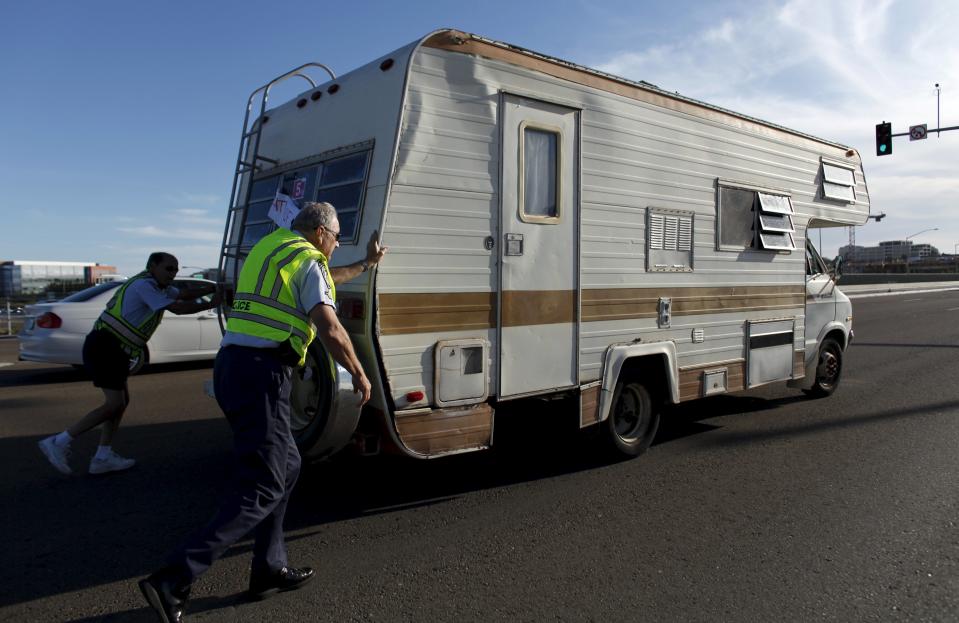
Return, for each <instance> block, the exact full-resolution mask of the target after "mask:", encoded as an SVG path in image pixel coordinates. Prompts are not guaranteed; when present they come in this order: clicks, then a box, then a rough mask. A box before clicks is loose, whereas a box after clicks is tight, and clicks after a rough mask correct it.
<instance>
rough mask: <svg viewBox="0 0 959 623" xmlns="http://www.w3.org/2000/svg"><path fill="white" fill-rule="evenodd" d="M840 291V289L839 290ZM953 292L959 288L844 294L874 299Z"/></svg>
mask: <svg viewBox="0 0 959 623" xmlns="http://www.w3.org/2000/svg"><path fill="white" fill-rule="evenodd" d="M840 289H842V288H840ZM954 290H959V288H937V289H935V290H933V289H929V290H899V291H896V290H883V291H881V292H863V293H861V294H856V293H855V292H853V293H849V292H846V293H845V294H846V296H848V297H849V298H851V299H868V298H874V297H877V296H901V295H903V294H931V293H933V292H951V291H954Z"/></svg>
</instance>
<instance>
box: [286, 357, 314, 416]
mask: <svg viewBox="0 0 959 623" xmlns="http://www.w3.org/2000/svg"><path fill="white" fill-rule="evenodd" d="M319 390H320V375H319V368H318V367H317V365H316V359H314V358H313V356H312V355H311V354H309V353H307V356H306V363H304V364H303V367H302V368H294V369H293V383H292V387H291V388H290V428H291V429H293V432H294V433H296V432H299V431H301V430H303V429H305V428H306V427H308V426H309V425H310V423H311V422H313V420H314V419H315V418H316V413H317V404H316V396H317V394H318V393H319Z"/></svg>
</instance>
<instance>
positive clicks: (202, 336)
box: [18, 279, 222, 366]
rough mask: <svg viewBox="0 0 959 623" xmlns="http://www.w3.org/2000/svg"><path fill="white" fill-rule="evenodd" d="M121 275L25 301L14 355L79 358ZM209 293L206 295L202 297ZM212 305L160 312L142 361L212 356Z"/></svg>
mask: <svg viewBox="0 0 959 623" xmlns="http://www.w3.org/2000/svg"><path fill="white" fill-rule="evenodd" d="M122 283H123V282H122V281H112V282H109V283H101V284H100V285H96V286H93V287H92V288H87V289H86V290H82V291H80V292H77V293H76V294H72V295H70V296H68V297H66V298H65V299H63V300H61V301H54V302H51V303H37V304H35V305H28V306H27V308H26V310H25V318H24V324H23V330H22V331H21V332H20V334H19V336H18V337H19V338H20V359H21V360H23V361H43V362H46V363H66V364H71V365H75V366H76V365H81V364H82V363H83V340H84V339H85V338H86V336H87V333H89V332H90V330H91V329H93V323H94V321H95V320H96V319H97V317H98V316H99V315H100V312H102V311H103V310H104V309H105V308H106V305H107V301H109V300H110V297H112V296H113V294H114V290H115V289H116V288H118V287H119V286H120V285H122ZM209 283H213V282H211V281H207V280H205V279H176V280H175V281H174V282H173V285H174V286H175V287H177V288H181V289H182V288H190V287H193V288H196V287H198V286H200V285H205V284H209ZM205 298H209V297H205ZM221 337H222V335H221V333H220V323H219V322H218V321H217V317H216V311H215V310H212V309H211V310H208V311H201V312H197V313H195V314H184V315H182V316H178V315H176V314H172V313H170V312H164V313H163V322H161V323H160V326H159V328H157V330H156V333H154V334H153V337H151V338H150V342H149V343H148V344H147V356H146V358H145V359H146V361H145V362H144V363H147V362H149V363H169V362H173V361H191V360H198V359H213V358H214V357H215V356H216V351H217V349H219V347H220V338H221Z"/></svg>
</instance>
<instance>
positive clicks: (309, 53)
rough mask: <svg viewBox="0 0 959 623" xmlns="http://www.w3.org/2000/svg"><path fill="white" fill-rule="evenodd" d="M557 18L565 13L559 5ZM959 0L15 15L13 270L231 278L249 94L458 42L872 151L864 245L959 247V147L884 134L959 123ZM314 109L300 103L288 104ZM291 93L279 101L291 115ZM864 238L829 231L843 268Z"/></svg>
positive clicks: (294, 6) (9, 110)
mask: <svg viewBox="0 0 959 623" xmlns="http://www.w3.org/2000/svg"><path fill="white" fill-rule="evenodd" d="M547 6H548V9H547V10H544V7H547ZM957 23H959V3H957V2H955V0H912V1H910V2H891V1H888V0H887V1H882V0H880V1H878V2H877V1H876V0H871V1H866V0H863V1H855V0H853V1H845V2H842V3H837V2H825V1H819V0H805V1H794V2H783V1H779V2H763V1H762V0H759V1H756V2H753V1H750V2H687V1H682V0H678V1H672V2H668V3H666V2H660V3H656V2H648V3H637V2H599V1H595V2H570V1H566V2H563V1H560V2H552V3H550V4H549V5H546V4H544V3H523V2H516V1H513V2H495V1H494V2H490V1H487V2H482V3H480V2H474V3H436V4H435V5H433V4H428V3H418V2H380V1H375V2H351V3H349V2H347V3H335V4H333V3H325V2H283V1H278V2H271V3H252V2H240V1H233V2H223V1H219V0H217V1H208V2H195V1H194V2H180V1H169V2H150V3H147V2H136V1H135V0H127V1H125V2H114V1H98V0H87V1H83V2H78V1H75V0H74V1H64V2H48V1H44V0H35V1H34V2H29V3H27V2H18V3H9V4H8V6H7V7H6V8H5V9H4V15H3V20H2V21H0V84H2V85H3V92H2V93H3V96H2V97H0V214H2V221H0V259H23V260H40V259H48V260H71V261H96V262H101V263H108V264H115V265H117V266H118V267H119V269H120V270H121V272H124V273H127V274H132V273H133V272H136V271H137V270H138V269H139V268H140V266H141V265H142V262H143V261H144V259H145V257H146V255H147V254H148V252H149V251H151V250H154V249H165V250H170V251H172V252H174V253H176V254H177V255H178V256H179V257H180V263H181V265H183V266H212V265H214V264H215V262H216V258H217V255H218V252H219V242H220V238H221V236H222V231H223V217H224V214H225V211H226V204H227V200H228V194H229V191H230V185H231V182H232V170H233V166H234V163H235V158H236V150H237V146H238V140H239V132H240V125H241V123H242V120H243V113H244V108H245V104H246V98H247V97H248V95H249V93H250V92H251V91H252V90H253V89H254V88H256V87H258V86H259V85H261V84H263V83H265V82H267V81H268V80H270V79H271V78H273V77H274V76H276V75H278V74H280V73H283V72H284V71H286V70H288V69H290V68H292V67H295V66H297V65H300V64H302V63H303V62H306V61H310V60H316V61H319V62H322V63H325V64H327V65H329V66H331V67H332V68H333V69H334V70H335V71H336V72H337V73H345V72H346V71H349V70H350V69H353V68H355V67H357V66H359V65H361V64H363V63H365V62H367V61H369V60H371V59H373V58H375V57H377V56H379V55H381V54H384V53H386V52H388V51H390V50H392V49H395V48H397V47H400V46H402V45H405V44H406V43H409V42H410V41H413V40H414V39H417V38H419V37H421V36H423V35H425V34H426V33H428V32H430V31H432V30H434V29H436V28H440V27H446V26H451V27H456V28H460V29H462V30H467V31H469V32H474V33H477V34H481V35H483V36H486V37H489V38H493V39H498V40H503V41H507V42H509V43H513V44H516V45H521V46H523V47H527V48H531V49H533V50H536V51H539V52H543V53H546V54H550V55H553V56H558V57H560V58H564V59H567V60H570V61H573V62H576V63H580V64H583V65H587V66H591V67H595V68H598V69H603V70H605V71H609V72H611V73H615V74H618V75H622V76H625V77H627V78H631V79H634V80H646V81H648V82H652V83H654V84H657V85H659V86H660V87H662V88H664V89H667V90H670V91H678V92H680V93H683V94H684V95H688V96H690V97H694V98H697V99H701V100H704V101H707V102H710V103H713V104H716V105H719V106H723V107H727V108H731V109H733V110H736V111H740V112H743V113H746V114H749V115H752V116H756V117H759V118H762V119H766V120H769V121H772V122H775V123H778V124H781V125H785V126H787V127H791V128H795V129H797V130H801V131H805V132H808V133H810V134H814V135H817V136H821V137H824V138H828V139H832V140H836V141H839V142H842V143H845V144H848V145H852V146H854V147H856V148H857V149H859V150H860V152H861V153H862V154H863V156H864V160H865V169H866V178H867V181H868V184H869V190H870V193H871V195H872V206H873V208H872V209H873V212H874V213H877V212H885V213H886V214H887V215H888V216H887V218H886V219H885V220H884V221H882V222H881V223H878V224H877V223H872V222H871V223H870V224H869V225H867V226H865V227H862V228H859V230H858V232H857V241H858V243H859V244H876V243H877V242H879V241H880V240H889V239H895V238H903V237H906V236H909V235H911V234H913V233H915V232H918V231H921V230H923V229H926V228H933V227H938V228H939V230H938V231H933V232H928V233H925V234H921V235H920V236H917V237H916V238H914V240H915V241H917V242H929V243H931V244H934V245H936V246H938V247H939V249H940V250H941V251H943V252H949V253H951V252H952V251H953V249H954V245H955V244H956V243H959V175H957V172H959V171H957V170H959V131H954V132H947V133H945V134H943V135H942V136H941V138H938V139H937V138H936V137H932V138H930V139H929V140H926V141H924V142H916V143H910V142H909V141H908V139H906V138H897V139H895V143H894V145H895V147H894V151H893V155H892V156H888V157H883V158H877V157H875V156H874V155H873V154H874V126H875V124H876V123H878V122H879V121H882V120H887V121H891V122H893V128H894V131H896V132H899V131H905V130H906V129H907V126H909V125H912V124H918V123H928V124H929V127H934V126H935V123H936V92H935V88H934V87H933V85H934V83H936V82H939V83H940V84H941V86H942V92H941V118H942V126H943V127H946V126H951V125H959V40H957V38H956V37H955V35H954V33H953V30H954V27H955V24H957ZM285 95H286V96H292V92H289V93H286V94H285ZM283 98H284V93H282V92H280V93H277V94H276V97H275V98H274V99H273V101H274V102H278V101H281V100H282V99H283ZM846 238H847V232H846V230H845V229H835V230H827V231H825V232H824V233H823V235H822V242H823V245H822V246H823V250H824V252H825V254H827V255H830V256H831V255H834V254H835V253H836V250H837V248H838V247H839V246H840V245H842V244H845V242H846Z"/></svg>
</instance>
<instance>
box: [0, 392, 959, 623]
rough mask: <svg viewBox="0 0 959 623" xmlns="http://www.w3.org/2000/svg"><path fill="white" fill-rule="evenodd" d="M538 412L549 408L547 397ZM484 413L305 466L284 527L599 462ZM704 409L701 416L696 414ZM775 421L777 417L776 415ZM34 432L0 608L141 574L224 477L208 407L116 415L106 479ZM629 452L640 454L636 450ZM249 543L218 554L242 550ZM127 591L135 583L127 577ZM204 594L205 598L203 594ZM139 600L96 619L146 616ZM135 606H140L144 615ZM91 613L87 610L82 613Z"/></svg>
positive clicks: (570, 439)
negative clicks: (486, 441)
mask: <svg viewBox="0 0 959 623" xmlns="http://www.w3.org/2000/svg"><path fill="white" fill-rule="evenodd" d="M799 400H804V399H803V398H802V397H798V396H789V397H785V398H774V399H764V398H759V397H754V396H718V397H715V398H711V399H708V400H703V401H698V402H695V403H690V404H687V405H680V406H677V407H673V408H670V409H669V410H668V411H667V413H666V414H665V415H666V417H665V418H664V420H663V424H662V426H661V429H660V435H659V437H658V438H657V444H658V445H662V444H665V443H669V442H671V441H674V440H677V439H682V438H687V437H691V436H696V435H699V434H700V433H702V432H708V431H714V430H716V429H717V428H721V426H720V425H717V424H716V419H715V418H718V417H723V416H737V415H742V414H745V413H750V412H760V411H766V410H771V409H777V408H780V407H784V406H787V405H789V404H791V403H793V402H795V401H799ZM957 407H959V402H955V401H953V402H941V403H935V404H928V405H925V406H922V407H917V408H912V409H904V410H889V411H883V412H880V413H875V414H862V415H852V416H843V417H841V418H840V417H837V419H835V420H827V421H822V420H821V419H817V420H816V421H815V422H810V423H808V424H797V425H787V426H785V427H779V428H778V429H777V430H774V431H769V430H763V431H755V432H751V431H742V432H735V431H729V432H727V431H720V434H718V435H710V436H707V437H705V438H703V439H702V440H700V443H702V444H704V446H703V447H709V446H710V445H715V446H719V447H721V446H723V445H729V444H742V443H750V442H756V441H763V440H766V439H769V438H770V437H775V436H790V435H803V434H810V433H814V432H819V431H822V430H828V429H830V428H833V427H852V426H862V425H866V424H869V423H871V422H875V421H877V420H884V419H894V418H903V417H913V416H917V415H921V414H927V413H933V412H937V411H943V410H953V409H956V408H957ZM550 411H553V409H552V408H551V409H550ZM550 411H547V410H544V411H543V412H542V413H533V414H530V415H529V416H527V417H523V418H504V419H503V420H502V422H500V421H497V429H496V435H497V437H496V442H497V443H496V447H495V450H493V451H490V452H485V453H474V454H466V455H460V456H454V457H449V458H446V459H440V460H436V461H416V460H412V459H400V458H396V457H371V458H364V459H360V458H345V459H340V460H336V461H332V462H328V463H321V464H316V465H311V466H307V467H305V468H304V470H303V473H302V475H301V477H300V482H299V484H298V486H297V490H296V492H295V493H294V495H293V498H292V500H291V503H290V508H289V509H288V512H287V521H286V526H287V529H288V530H289V531H298V532H300V534H299V535H297V537H296V538H311V537H313V536H314V535H315V533H316V530H313V529H314V528H319V527H321V526H323V525H324V524H329V523H332V522H338V521H343V520H349V519H351V518H355V517H361V516H370V515H374V514H380V513H389V512H394V511H397V510H403V509H408V508H414V507H423V506H429V505H436V504H444V503H446V502H447V501H449V500H452V499H455V498H457V497H458V496H461V495H464V494H467V493H469V492H472V491H476V490H482V489H488V488H495V487H504V486H510V485H513V484H516V483H522V482H529V481H535V480H538V479H543V478H553V477H557V476H562V475H565V474H569V473H574V472H578V471H582V470H589V469H604V468H606V467H609V466H612V465H613V464H614V463H615V461H611V460H610V459H609V458H608V455H606V454H604V453H602V452H599V451H598V450H597V449H596V444H592V443H586V442H585V441H586V440H584V439H583V434H582V433H580V432H579V431H575V430H573V431H571V432H568V433H566V434H560V435H558V436H557V435H554V434H553V433H552V432H551V434H550V435H549V437H548V438H549V440H550V442H549V443H543V441H542V440H543V438H544V431H545V430H546V429H547V428H553V427H554V425H555V422H556V418H557V417H559V416H557V414H556V413H555V411H553V412H550ZM705 419H711V421H712V423H710V424H706V423H703V422H702V420H705ZM785 422H786V423H787V424H788V423H789V420H785ZM94 437H95V435H88V436H86V437H84V438H81V439H80V440H78V441H77V443H76V444H75V445H76V446H77V447H76V448H75V452H76V455H77V456H75V457H74V460H73V465H74V467H75V468H82V467H84V463H85V460H86V459H88V457H89V456H90V454H92V451H93V447H94V445H95V443H96V441H95V439H93V438H94ZM38 439H39V438H38V437H20V438H7V439H2V440H0V469H2V470H3V473H4V474H5V478H4V479H3V480H2V481H0V499H3V500H4V502H5V503H4V504H3V508H2V510H0V518H2V524H0V530H2V534H3V535H4V537H5V540H6V541H7V542H8V543H10V544H11V545H9V546H8V547H7V548H5V549H6V551H5V552H4V554H5V555H4V564H3V565H2V566H0V586H3V587H4V590H3V591H2V592H0V606H10V605H13V604H20V603H24V602H29V601H33V600H37V599H42V598H44V597H48V596H51V595H58V594H63V593H70V592H74V591H80V590H96V589H95V587H99V586H101V585H105V584H110V583H113V582H117V581H128V580H129V579H130V578H137V577H142V576H145V575H146V574H148V573H150V572H151V571H153V570H154V569H155V568H157V567H158V566H159V565H160V564H161V563H162V561H163V557H164V556H165V555H166V554H167V553H168V552H170V551H171V550H172V549H173V548H174V547H175V546H177V545H178V544H179V543H180V542H181V541H182V540H183V539H184V538H185V537H186V536H187V535H188V534H189V533H190V532H191V531H193V530H195V529H197V528H198V527H200V526H201V525H202V524H203V523H205V521H207V520H208V519H209V518H210V517H211V516H212V514H213V512H214V511H215V509H216V506H217V503H218V501H219V499H220V498H221V496H222V495H223V494H224V493H225V487H226V486H227V484H228V482H229V479H228V477H229V474H230V471H231V465H232V457H231V453H230V433H229V429H228V427H227V425H226V423H225V422H224V421H223V420H221V419H218V418H216V419H208V420H193V421H188V422H173V423H165V424H162V425H150V426H136V427H129V428H126V429H124V431H123V447H124V449H126V450H128V451H129V452H130V454H132V455H134V456H136V457H137V459H138V461H139V463H138V465H137V467H136V468H134V469H133V470H130V471H129V472H125V473H122V474H113V475H110V476H106V477H90V476H86V475H74V476H70V477H66V476H61V475H59V474H56V473H55V472H53V470H52V469H51V468H50V466H49V465H47V464H46V462H45V461H44V459H43V458H42V457H41V455H40V454H39V452H38V451H37V448H36V442H37V441H38ZM640 460H642V459H640ZM249 549H250V544H249V543H248V542H244V543H241V544H240V545H238V546H237V547H234V548H232V549H231V550H230V551H229V552H228V554H227V555H228V556H236V555H241V554H246V553H247V552H248V551H249ZM131 590H133V591H135V590H136V588H135V586H133V583H132V582H131ZM239 599H242V596H230V597H227V598H218V599H207V600H199V601H198V602H197V603H196V604H194V605H193V606H192V607H191V612H194V613H195V612H199V611H202V610H205V609H214V608H223V607H228V606H229V605H230V604H232V603H235V602H236V601H237V600H239ZM207 602H209V603H207ZM149 614H150V613H149V611H147V610H146V609H140V610H134V611H130V612H126V613H119V614H116V615H112V616H111V618H108V619H103V618H99V619H96V620H145V619H144V617H147V615H149ZM147 618H148V617H147ZM89 620H93V619H89Z"/></svg>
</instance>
